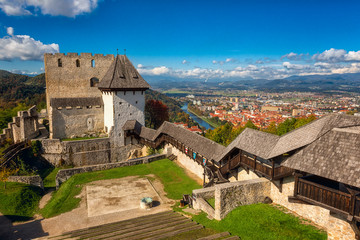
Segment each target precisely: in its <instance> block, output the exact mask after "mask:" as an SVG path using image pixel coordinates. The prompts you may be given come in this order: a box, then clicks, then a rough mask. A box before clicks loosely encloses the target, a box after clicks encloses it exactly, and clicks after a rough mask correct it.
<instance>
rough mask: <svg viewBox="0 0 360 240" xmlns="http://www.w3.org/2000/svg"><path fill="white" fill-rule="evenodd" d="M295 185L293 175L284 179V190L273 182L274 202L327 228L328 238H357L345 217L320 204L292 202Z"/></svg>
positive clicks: (344, 239) (349, 239) (272, 197)
mask: <svg viewBox="0 0 360 240" xmlns="http://www.w3.org/2000/svg"><path fill="white" fill-rule="evenodd" d="M294 187H295V179H294V177H292V176H291V177H287V178H285V179H284V180H283V185H282V192H280V191H279V189H278V188H277V187H276V185H275V184H273V183H271V195H270V198H271V199H272V200H273V202H274V203H277V204H280V205H282V206H284V207H286V208H288V209H290V210H291V211H293V212H295V213H296V214H298V215H300V216H302V217H304V218H307V219H310V220H311V221H313V222H314V223H316V224H318V225H319V226H321V227H323V228H324V229H326V231H327V232H328V239H342V240H354V239H355V234H354V231H353V230H352V228H351V226H350V224H349V223H347V221H346V219H344V218H343V217H341V216H338V215H334V214H331V213H330V211H329V210H327V209H325V208H322V207H319V206H315V205H309V204H302V203H290V202H289V201H288V197H289V196H293V195H294Z"/></svg>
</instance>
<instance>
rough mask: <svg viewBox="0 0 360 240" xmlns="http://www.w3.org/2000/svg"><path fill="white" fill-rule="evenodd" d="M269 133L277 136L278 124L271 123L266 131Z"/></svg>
mask: <svg viewBox="0 0 360 240" xmlns="http://www.w3.org/2000/svg"><path fill="white" fill-rule="evenodd" d="M264 131H265V132H267V133H272V134H276V132H277V128H276V122H274V121H273V122H271V123H270V124H269V126H268V127H267V128H266V129H265V130H264Z"/></svg>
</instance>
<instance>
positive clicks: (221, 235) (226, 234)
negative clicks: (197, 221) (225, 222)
mask: <svg viewBox="0 0 360 240" xmlns="http://www.w3.org/2000/svg"><path fill="white" fill-rule="evenodd" d="M226 236H230V233H229V232H221V233H217V234H214V235H211V236H207V237H202V238H198V239H197V240H213V239H218V238H222V237H226Z"/></svg>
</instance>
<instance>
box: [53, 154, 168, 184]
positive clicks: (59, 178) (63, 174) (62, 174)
mask: <svg viewBox="0 0 360 240" xmlns="http://www.w3.org/2000/svg"><path fill="white" fill-rule="evenodd" d="M165 157H166V155H165V154H156V155H151V156H147V157H142V158H135V159H130V160H128V161H123V162H117V163H107V164H98V165H91V166H84V167H77V168H69V169H61V170H60V171H59V172H58V173H57V175H56V178H55V183H56V189H58V188H59V187H60V185H61V184H62V183H63V182H65V181H66V180H68V179H69V178H70V177H71V176H73V175H75V174H79V173H85V172H95V171H102V170H108V169H112V168H119V167H126V166H133V165H139V164H145V163H150V162H154V161H156V160H160V159H163V158H165Z"/></svg>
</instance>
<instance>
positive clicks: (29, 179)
mask: <svg viewBox="0 0 360 240" xmlns="http://www.w3.org/2000/svg"><path fill="white" fill-rule="evenodd" d="M7 181H8V182H18V183H25V184H29V185H34V186H37V187H39V188H41V189H44V183H43V180H42V179H41V177H40V176H39V175H36V176H10V177H9V178H8V180H7Z"/></svg>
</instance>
